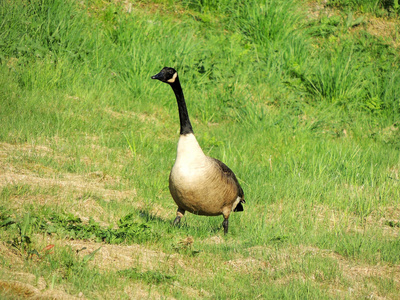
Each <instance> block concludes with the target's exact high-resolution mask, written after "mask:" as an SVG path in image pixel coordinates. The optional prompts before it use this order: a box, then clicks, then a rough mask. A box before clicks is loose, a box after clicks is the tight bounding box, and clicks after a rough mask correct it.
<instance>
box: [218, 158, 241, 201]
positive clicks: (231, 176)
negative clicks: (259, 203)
mask: <svg viewBox="0 0 400 300" xmlns="http://www.w3.org/2000/svg"><path fill="white" fill-rule="evenodd" d="M210 158H211V159H212V160H213V161H214V162H215V163H216V164H217V166H218V167H219V168H220V170H221V172H222V173H223V174H224V176H225V177H226V179H227V180H228V181H231V182H232V183H233V184H235V185H236V187H237V189H238V196H239V197H240V203H245V202H246V201H245V200H244V192H243V189H242V187H241V186H240V184H239V181H238V180H237V178H236V176H235V173H233V171H232V170H231V169H229V167H228V166H227V165H226V164H224V163H223V162H222V161H220V160H218V159H216V158H212V157H210Z"/></svg>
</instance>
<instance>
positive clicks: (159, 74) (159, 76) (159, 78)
mask: <svg viewBox="0 0 400 300" xmlns="http://www.w3.org/2000/svg"><path fill="white" fill-rule="evenodd" d="M161 78H162V75H161V72H160V73H158V74H156V75H154V76H151V79H158V80H161Z"/></svg>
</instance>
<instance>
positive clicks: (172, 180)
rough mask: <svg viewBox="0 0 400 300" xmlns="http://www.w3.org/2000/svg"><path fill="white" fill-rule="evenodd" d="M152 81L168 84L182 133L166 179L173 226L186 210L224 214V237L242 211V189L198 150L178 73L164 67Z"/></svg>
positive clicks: (228, 171)
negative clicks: (174, 209) (232, 218)
mask: <svg viewBox="0 0 400 300" xmlns="http://www.w3.org/2000/svg"><path fill="white" fill-rule="evenodd" d="M152 79H158V80H160V81H162V82H165V83H167V84H169V85H170V86H171V88H172V90H173V91H174V93H175V96H176V100H177V103H178V110H179V121H180V126H181V130H180V138H179V142H178V149H177V155H176V161H175V164H174V166H173V167H172V170H171V173H170V176H169V190H170V192H171V195H172V198H173V199H174V201H175V203H176V204H177V205H178V211H177V213H176V218H175V221H174V224H177V223H179V222H180V219H181V218H182V217H183V215H184V214H185V211H189V212H191V213H193V214H197V215H204V216H218V215H223V216H224V222H223V223H222V225H223V227H224V232H225V234H226V233H227V232H228V218H229V215H230V213H231V212H232V211H242V210H243V206H242V203H245V201H244V193H243V190H242V188H241V186H240V184H239V182H238V180H237V178H236V176H235V174H234V173H233V172H232V171H231V169H229V168H228V167H227V166H226V165H225V164H224V163H222V162H221V161H219V160H217V159H215V158H211V157H208V156H206V155H205V154H204V153H203V151H202V150H201V148H200V145H199V143H198V142H197V140H196V137H195V136H194V134H193V129H192V125H191V123H190V120H189V114H188V112H187V108H186V102H185V98H184V96H183V91H182V87H181V84H180V82H179V77H178V73H177V72H176V71H175V70H174V69H172V68H167V67H165V68H163V69H162V70H161V72H160V73H158V74H157V75H154V76H152Z"/></svg>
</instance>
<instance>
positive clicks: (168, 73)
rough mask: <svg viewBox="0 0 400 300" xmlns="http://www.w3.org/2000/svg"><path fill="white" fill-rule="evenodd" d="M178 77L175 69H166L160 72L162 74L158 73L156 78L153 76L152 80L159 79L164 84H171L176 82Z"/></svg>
mask: <svg viewBox="0 0 400 300" xmlns="http://www.w3.org/2000/svg"><path fill="white" fill-rule="evenodd" d="M177 77H178V73H177V72H176V70H175V69H173V68H169V67H165V68H163V69H162V70H161V71H160V73H158V74H156V75H154V76H151V79H158V80H160V81H162V82H165V83H170V84H171V83H174V82H175V80H176V78H177Z"/></svg>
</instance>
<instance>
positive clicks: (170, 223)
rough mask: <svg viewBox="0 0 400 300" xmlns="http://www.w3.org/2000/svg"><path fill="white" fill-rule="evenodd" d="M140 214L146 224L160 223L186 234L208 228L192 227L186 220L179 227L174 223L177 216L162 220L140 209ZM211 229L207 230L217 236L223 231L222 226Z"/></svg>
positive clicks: (173, 215)
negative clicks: (183, 231)
mask: <svg viewBox="0 0 400 300" xmlns="http://www.w3.org/2000/svg"><path fill="white" fill-rule="evenodd" d="M138 214H139V217H140V218H142V219H143V220H145V221H146V222H156V223H160V224H163V225H166V226H170V227H171V228H178V229H182V230H185V231H186V232H190V231H198V230H201V228H202V227H204V226H206V225H205V224H204V225H203V226H195V225H190V224H189V223H187V222H186V221H185V220H183V221H181V223H179V224H177V225H173V222H174V219H175V214H171V218H168V219H164V218H161V217H159V216H157V215H155V214H153V213H151V212H150V211H148V210H146V209H140V210H139V211H138ZM197 225H198V224H197ZM210 227H211V228H210ZM210 227H209V228H207V231H208V232H211V233H213V234H215V233H217V232H219V231H221V229H223V227H222V224H219V225H214V224H213V225H212V226H210Z"/></svg>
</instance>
